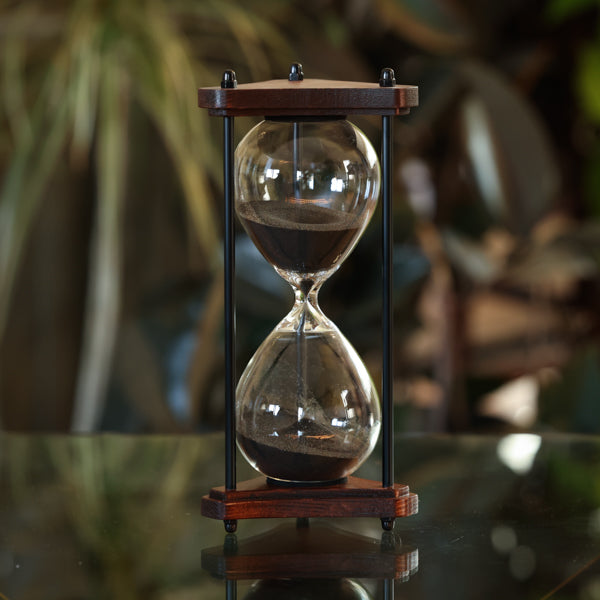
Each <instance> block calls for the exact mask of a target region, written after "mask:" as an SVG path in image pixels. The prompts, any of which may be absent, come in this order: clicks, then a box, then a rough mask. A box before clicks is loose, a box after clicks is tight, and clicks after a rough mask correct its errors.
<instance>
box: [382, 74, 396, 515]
mask: <svg viewBox="0 0 600 600" xmlns="http://www.w3.org/2000/svg"><path fill="white" fill-rule="evenodd" d="M379 83H380V85H381V86H382V87H393V86H394V85H395V83H396V82H395V79H394V72H393V71H392V69H384V70H383V71H382V74H381V79H380V81H379ZM381 167H382V177H383V181H382V201H383V215H382V246H383V248H382V252H383V290H382V294H383V306H382V312H383V315H382V328H383V340H382V342H383V364H382V385H381V388H382V389H381V393H382V422H383V432H382V438H383V460H382V469H383V473H382V485H383V487H391V486H393V484H394V398H393V377H394V373H393V341H392V335H393V327H394V320H393V245H394V244H393V230H392V227H393V215H392V117H391V116H389V115H385V116H383V117H382V146H381ZM384 526H385V523H384Z"/></svg>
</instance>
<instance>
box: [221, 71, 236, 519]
mask: <svg viewBox="0 0 600 600" xmlns="http://www.w3.org/2000/svg"><path fill="white" fill-rule="evenodd" d="M236 85H237V82H236V79H235V73H234V72H233V71H225V74H224V75H223V81H222V82H221V87H223V88H233V87H236ZM233 152H234V146H233V117H224V119H223V175H224V196H225V231H224V241H223V245H224V262H225V269H224V271H225V487H226V488H227V489H228V490H234V489H235V487H236V473H235V470H236V469H235V467H236V464H235V463H236V448H235V384H236V373H235V223H234V194H235V191H234V175H233ZM231 526H232V527H234V525H233V524H231Z"/></svg>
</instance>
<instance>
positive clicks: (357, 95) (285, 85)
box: [198, 79, 419, 117]
mask: <svg viewBox="0 0 600 600" xmlns="http://www.w3.org/2000/svg"><path fill="white" fill-rule="evenodd" d="M418 103H419V91H418V88H417V87H416V86H412V85H395V86H393V87H381V86H380V85H379V84H377V83H360V82H354V81H331V80H327V79H303V80H301V81H287V80H285V79H274V80H271V81H261V82H258V83H247V84H241V85H238V86H237V87H235V88H221V87H207V88H200V89H199V90H198V106H199V107H200V108H207V109H208V112H209V114H211V115H215V116H221V117H229V116H244V117H246V116H265V117H296V116H299V117H300V116H301V117H311V116H340V115H342V116H346V115H405V114H407V113H408V112H410V109H411V107H413V106H417V105H418Z"/></svg>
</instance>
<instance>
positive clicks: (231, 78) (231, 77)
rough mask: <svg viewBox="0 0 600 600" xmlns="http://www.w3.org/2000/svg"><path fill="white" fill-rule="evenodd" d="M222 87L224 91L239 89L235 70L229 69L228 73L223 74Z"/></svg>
mask: <svg viewBox="0 0 600 600" xmlns="http://www.w3.org/2000/svg"><path fill="white" fill-rule="evenodd" d="M221 87H222V88H224V89H231V88H236V87H237V79H236V78H235V71H234V70H233V69H227V71H225V73H223V79H222V81H221Z"/></svg>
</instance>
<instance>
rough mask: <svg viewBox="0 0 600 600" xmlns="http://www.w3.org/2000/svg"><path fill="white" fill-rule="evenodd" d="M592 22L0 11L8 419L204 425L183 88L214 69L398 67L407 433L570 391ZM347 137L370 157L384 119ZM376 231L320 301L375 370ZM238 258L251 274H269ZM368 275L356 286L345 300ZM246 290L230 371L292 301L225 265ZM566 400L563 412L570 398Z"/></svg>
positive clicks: (356, 11)
mask: <svg viewBox="0 0 600 600" xmlns="http://www.w3.org/2000/svg"><path fill="white" fill-rule="evenodd" d="M598 10H599V8H598V2H597V1H591V0H589V1H587V0H579V1H575V2H567V1H565V0H551V1H546V0H532V1H531V2H526V3H522V2H517V1H513V2H506V3H501V4H500V3H495V2H491V0H490V1H486V2H474V1H471V0H461V1H460V2H452V3H448V2H442V1H441V0H425V1H423V2H412V1H406V0H373V1H372V2H363V1H359V0H353V1H350V2H335V1H326V2H322V1H317V0H308V1H305V2H298V1H296V0H285V1H283V2H278V1H276V0H255V1H253V2H249V3H246V2H240V1H236V0H225V1H223V0H214V1H205V2H195V1H192V0H177V1H171V2H166V1H164V0H136V1H135V2H127V3H119V2H101V1H99V0H77V1H75V2H70V3H65V2H37V1H36V2H27V3H19V2H16V3H15V2H3V3H2V4H0V11H1V14H2V21H1V22H2V25H1V26H0V44H1V50H2V52H1V65H0V67H1V73H0V77H1V78H2V93H1V94H0V124H1V127H0V169H1V172H2V183H1V188H0V194H1V196H0V340H1V343H0V404H1V409H2V412H1V415H2V423H3V425H4V426H5V427H8V428H29V427H34V428H42V429H48V428H49V429H57V428H58V429H64V428H68V427H75V428H76V429H79V428H81V429H94V428H97V427H99V426H102V424H104V425H105V426H110V427H117V428H120V427H122V428H131V429H135V430H140V429H141V430H143V429H151V430H156V429H158V430H169V431H180V430H182V429H184V430H189V429H194V428H197V427H204V426H207V427H212V426H215V425H218V424H219V422H220V419H221V417H222V407H221V400H220V399H221V394H222V387H221V376H222V372H221V369H222V367H221V357H222V345H221V327H220V314H221V309H222V293H221V285H222V282H221V279H220V275H219V270H220V227H221V222H220V221H221V218H220V209H221V206H220V200H219V199H220V188H221V174H220V169H221V167H220V145H221V131H220V126H221V124H220V122H219V119H209V118H208V117H207V115H206V114H205V113H204V112H203V111H201V110H198V109H197V108H196V106H195V101H194V100H195V89H196V88H197V87H199V86H206V85H218V82H219V81H220V78H221V73H222V71H223V69H225V68H229V67H233V68H235V69H236V71H237V72H238V80H239V81H242V82H243V81H252V80H260V79H269V78H274V77H283V76H285V74H286V73H287V69H288V65H289V63H290V62H291V61H292V60H301V61H302V63H303V64H304V68H305V73H307V74H308V75H309V76H311V77H324V78H331V79H354V80H376V78H377V77H378V73H379V70H380V69H381V68H382V67H384V66H392V67H394V68H395V70H396V78H397V80H398V81H400V82H402V83H408V84H416V85H419V88H420V96H421V104H420V107H419V108H418V109H417V110H415V111H413V113H412V114H411V115H410V116H409V117H407V118H405V119H398V120H397V126H396V129H395V158H396V164H397V165H398V167H397V171H396V173H395V179H396V185H397V187H396V189H397V194H396V197H395V210H396V212H395V214H396V223H395V229H396V250H395V256H396V270H397V278H396V289H395V298H396V328H397V338H396V339H397V356H396V363H397V379H398V384H397V392H398V398H397V401H398V403H399V404H400V403H402V404H403V409H402V410H401V411H400V414H401V415H402V418H401V419H400V422H399V424H398V426H399V427H404V428H434V429H440V428H442V429H447V428H450V429H453V428H454V429H465V428H466V429H469V428H475V427H478V426H479V420H478V419H479V415H478V411H479V410H480V408H481V403H482V398H483V396H482V394H481V392H480V387H479V386H478V382H480V381H482V380H485V381H497V382H499V383H500V384H501V383H508V382H511V381H515V380H517V379H518V378H520V377H523V376H527V377H532V378H534V379H535V380H536V382H537V384H536V385H537V386H538V388H539V389H542V388H543V391H544V393H545V392H546V391H548V390H550V392H551V391H552V390H553V389H556V390H558V389H560V388H559V387H556V386H558V384H559V383H560V382H562V384H563V385H566V383H565V382H566V381H567V380H568V377H567V375H566V374H567V373H568V372H569V369H570V366H569V365H570V364H571V362H572V361H574V364H575V362H577V360H578V358H577V357H578V356H579V353H580V352H584V351H585V348H588V347H591V348H595V347H596V345H597V331H598V319H597V314H596V313H597V310H596V305H597V299H598V289H599V288H598V266H599V262H598V257H599V253H598V248H600V235H599V233H598V228H597V227H596V226H595V219H596V217H597V215H598V206H599V205H598V198H599V197H600V176H599V175H598V173H599V170H598V169H597V164H598V160H600V142H599V140H598V126H599V119H600V108H599V106H600V105H599V97H600V96H599V94H600V92H599V89H600V88H599V85H600V84H599V83H598V82H599V81H600V77H599V76H598V69H599V68H600V67H599V63H600V61H599V59H598V57H599V56H600V54H599V52H598V44H599V43H600V41H599V40H600V31H599V29H598V24H597V23H598V21H597V17H598ZM238 121H239V126H238V136H240V135H242V134H243V132H244V130H245V129H246V127H247V125H248V122H247V120H245V119H239V120H238ZM359 126H361V127H362V128H363V129H365V131H366V132H367V134H368V135H369V136H370V137H371V138H372V139H373V141H374V142H375V143H377V142H378V138H379V135H380V134H379V123H378V122H377V121H376V120H373V119H368V118H367V119H362V120H360V122H359ZM377 219H378V215H376V218H375V223H376V222H377ZM74 232H77V233H74ZM376 232H377V229H376V225H374V226H373V227H372V229H371V231H370V232H369V233H368V234H367V236H366V237H365V240H364V243H363V244H361V245H359V246H358V247H357V249H356V251H355V254H354V255H353V256H352V257H350V260H349V261H348V262H347V263H346V264H345V265H344V266H343V267H342V269H341V270H340V272H339V273H338V274H337V275H336V276H335V277H334V278H333V279H332V281H331V283H328V284H327V286H325V289H324V290H323V296H322V300H323V305H324V308H325V310H326V312H327V314H328V315H329V316H330V317H332V318H333V320H334V321H336V322H338V323H340V324H341V325H342V329H343V330H344V332H345V333H347V334H348V337H349V338H350V339H351V341H352V342H353V343H355V345H356V346H357V349H358V350H359V352H360V353H361V354H362V355H363V356H364V357H365V360H366V362H367V364H368V366H369V368H370V370H371V372H372V373H373V375H374V378H375V379H377V373H378V371H379V360H380V357H379V344H380V342H379V332H378V322H379V304H378V293H379V292H378V274H377V273H376V270H374V269H371V268H370V267H369V265H372V264H375V263H377V261H378V260H379V259H378V252H379V242H378V237H377V233H376ZM240 247H242V246H240ZM242 251H243V252H246V250H241V251H240V252H242ZM248 252H249V254H248V255H247V256H246V255H245V256H244V258H243V260H244V261H247V262H245V263H244V264H245V265H246V266H245V268H244V270H245V273H252V274H254V273H258V271H259V269H264V265H263V264H262V263H261V262H260V261H261V259H260V258H257V257H256V256H255V255H254V254H252V251H251V250H250V251H248ZM366 271H368V273H369V281H368V282H366V281H364V283H365V284H366V283H369V285H368V286H367V285H361V284H360V283H357V282H361V281H363V280H364V277H363V275H364V273H365V272H366ZM261 272H262V271H261ZM404 275H406V277H404ZM261 281H264V282H265V283H264V284H262V283H260V282H261ZM53 282H55V283H53ZM239 286H240V287H239V289H240V296H239V297H240V300H242V301H241V302H240V303H239V317H240V318H239V339H238V341H239V344H238V350H239V360H240V363H241V365H243V362H244V361H245V360H247V359H248V358H249V357H250V356H251V354H252V353H253V351H254V349H255V347H256V340H257V339H261V337H264V334H265V332H266V331H268V329H269V327H271V326H272V325H274V323H275V322H276V321H277V320H278V319H279V318H281V317H282V316H283V314H285V312H287V310H288V308H289V303H290V300H289V295H288V294H287V293H286V290H285V289H284V288H281V286H278V285H277V283H275V279H271V280H270V282H269V276H266V279H264V280H263V279H259V278H256V277H249V278H248V277H246V279H244V274H242V275H241V276H240V281H239ZM371 287H372V291H371ZM54 288H56V289H54ZM357 288H360V293H357V292H356V290H357ZM348 315H350V316H348ZM355 317H356V318H355ZM545 368H551V369H553V370H554V371H553V372H554V373H555V375H556V377H554V379H552V378H550V379H551V380H552V382H551V383H548V382H547V381H546V380H547V378H545V376H542V375H540V373H541V372H542V371H543V369H545ZM590 368H591V369H592V370H594V369H595V370H597V369H598V364H597V361H594V360H592V361H591V362H590ZM563 373H564V374H565V375H564V377H563ZM142 374H143V376H142ZM174 390H175V391H174ZM17 397H18V398H19V402H16V401H15V398H17ZM543 397H544V396H543V394H542V395H540V394H538V398H537V400H538V401H540V402H541V401H543ZM562 402H563V405H562V406H560V407H557V410H558V411H559V412H560V411H562V412H564V413H565V414H569V413H571V412H573V411H575V412H576V406H577V405H578V402H579V400H578V399H577V398H574V397H571V398H566V399H563V401H562ZM559 404H560V402H559ZM182 407H183V408H182ZM542 414H544V415H545V414H546V413H544V412H543V411H540V415H542ZM35 415H38V416H37V417H36V416H35ZM503 418H504V417H502V418H501V419H500V422H499V423H497V426H510V427H513V426H516V425H515V424H514V423H508V424H507V423H504V421H503ZM544 418H546V417H544ZM561 422H563V423H566V422H567V421H565V420H562V417H559V416H557V417H556V418H555V419H551V420H549V421H546V422H545V423H542V422H539V423H536V422H533V423H530V425H529V426H534V427H535V426H540V425H544V424H546V425H548V424H551V423H561Z"/></svg>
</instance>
